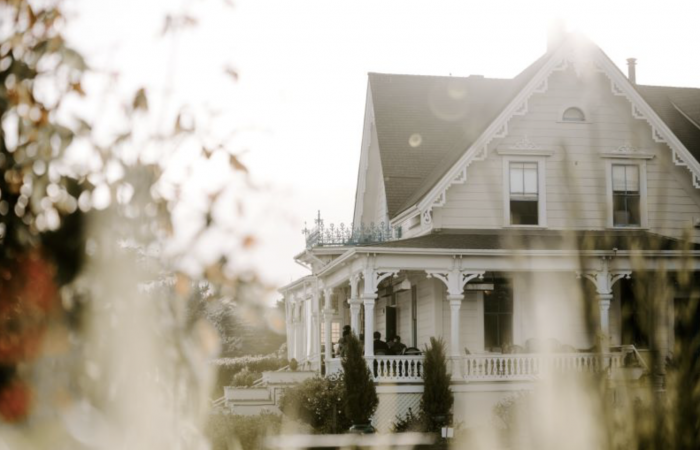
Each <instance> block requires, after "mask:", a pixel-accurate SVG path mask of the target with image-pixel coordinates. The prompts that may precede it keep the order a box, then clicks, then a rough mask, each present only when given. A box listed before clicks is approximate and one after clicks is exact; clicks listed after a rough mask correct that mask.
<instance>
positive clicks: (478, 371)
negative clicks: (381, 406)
mask: <svg viewBox="0 0 700 450" xmlns="http://www.w3.org/2000/svg"><path fill="white" fill-rule="evenodd" d="M623 357H624V354H623V353H610V354H605V355H600V354H596V353H544V354H541V353H537V354H535V353H531V354H512V355H511V354H508V355H493V354H488V355H467V356H462V357H459V359H457V360H456V361H455V362H456V365H455V366H454V367H455V369H457V370H459V371H460V374H461V378H462V379H464V380H465V381H498V380H501V381H527V380H536V379H539V378H541V377H543V376H549V375H556V374H561V373H571V372H582V373H599V372H603V371H604V370H607V369H608V368H612V369H616V368H620V367H622V359H623ZM340 361H341V360H340V359H339V358H334V359H331V360H329V361H328V362H327V366H326V374H332V373H336V372H340V371H342V370H343V368H342V366H341V364H340ZM367 365H368V367H369V369H370V371H371V372H372V374H373V375H374V379H375V381H377V382H393V383H416V382H421V381H423V356H382V355H379V356H374V357H371V358H368V361H367Z"/></svg>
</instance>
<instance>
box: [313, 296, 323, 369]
mask: <svg viewBox="0 0 700 450" xmlns="http://www.w3.org/2000/svg"><path fill="white" fill-rule="evenodd" d="M319 297H320V293H319V291H318V290H316V291H314V293H313V297H312V300H311V301H312V303H311V317H312V321H313V327H312V330H313V331H312V334H311V339H312V340H311V354H312V357H313V359H314V360H317V361H318V369H320V368H321V317H320V315H321V306H320V299H319Z"/></svg>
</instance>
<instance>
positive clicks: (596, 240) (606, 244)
mask: <svg viewBox="0 0 700 450" xmlns="http://www.w3.org/2000/svg"><path fill="white" fill-rule="evenodd" d="M369 246H371V247H375V248H377V247H378V248H420V249H457V250H584V251H595V250H612V249H617V250H620V251H629V250H684V249H686V250H700V244H696V243H693V242H687V241H682V240H680V239H675V238H671V237H668V236H662V235H659V234H655V233H650V232H648V231H644V230H575V231H562V230H513V229H500V230H495V229H491V230H456V229H443V230H440V231H435V232H432V233H430V234H427V235H425V236H420V237H415V238H409V239H400V240H396V241H389V242H383V243H378V244H371V245H369Z"/></svg>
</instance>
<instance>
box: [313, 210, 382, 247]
mask: <svg viewBox="0 0 700 450" xmlns="http://www.w3.org/2000/svg"><path fill="white" fill-rule="evenodd" d="M314 223H315V226H314V227H313V228H311V229H309V228H308V227H307V226H304V229H303V230H302V233H303V234H304V236H305V237H306V248H313V247H341V246H347V245H367V244H375V243H378V242H386V241H391V240H393V239H394V230H393V229H392V228H391V226H390V225H387V224H385V223H384V222H382V223H380V224H378V225H377V224H375V223H370V224H369V225H365V224H360V226H358V227H352V226H346V225H345V224H344V223H341V224H340V225H338V226H336V225H335V224H330V225H328V226H326V225H325V224H324V221H323V219H322V218H321V212H320V211H319V213H318V216H317V218H316V219H314Z"/></svg>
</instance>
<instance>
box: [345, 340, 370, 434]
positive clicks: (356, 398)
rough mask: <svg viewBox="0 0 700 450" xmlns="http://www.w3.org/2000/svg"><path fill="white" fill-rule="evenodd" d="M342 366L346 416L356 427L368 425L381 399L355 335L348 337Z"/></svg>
mask: <svg viewBox="0 0 700 450" xmlns="http://www.w3.org/2000/svg"><path fill="white" fill-rule="evenodd" d="M342 365H343V372H344V373H345V390H346V396H345V398H346V401H345V414H346V415H347V416H348V418H349V419H350V420H351V421H352V423H353V424H354V425H356V426H357V425H368V424H369V423H370V419H371V418H372V415H373V414H374V412H375V411H376V409H377V405H378V404H379V398H378V397H377V389H376V387H375V386H374V380H373V378H372V373H371V372H370V371H369V369H368V367H367V361H366V360H365V357H364V356H363V354H362V345H361V344H360V340H359V339H358V338H357V336H356V335H355V334H350V335H349V336H348V339H347V348H346V351H345V357H344V358H343V361H342Z"/></svg>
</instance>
